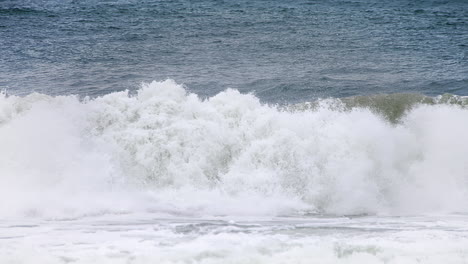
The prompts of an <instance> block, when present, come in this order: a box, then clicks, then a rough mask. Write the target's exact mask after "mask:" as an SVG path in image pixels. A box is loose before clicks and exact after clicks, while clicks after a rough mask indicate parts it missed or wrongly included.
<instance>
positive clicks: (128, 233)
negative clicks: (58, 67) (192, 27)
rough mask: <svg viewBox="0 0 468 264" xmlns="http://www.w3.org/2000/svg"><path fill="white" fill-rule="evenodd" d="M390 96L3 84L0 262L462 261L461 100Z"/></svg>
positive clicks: (465, 161) (164, 85)
mask: <svg viewBox="0 0 468 264" xmlns="http://www.w3.org/2000/svg"><path fill="white" fill-rule="evenodd" d="M386 98H387V97H385V96H384V97H378V98H377V97H375V98H371V97H367V98H365V100H364V99H362V98H347V99H333V98H331V99H330V98H329V99H321V100H317V101H314V102H309V103H301V104H290V105H269V104H266V103H262V102H261V101H260V100H259V99H258V98H257V97H256V96H255V95H254V94H252V93H250V94H244V93H240V92H239V91H237V90H234V89H227V90H225V91H223V92H220V93H219V94H217V95H215V96H212V97H207V98H200V97H199V96H197V95H196V94H193V93H190V92H188V91H187V88H186V87H184V86H183V85H181V84H178V83H176V82H175V81H173V80H166V81H161V82H157V81H154V82H151V83H144V84H142V87H141V88H140V89H139V90H138V91H136V92H134V93H132V92H129V91H123V92H112V93H108V94H106V95H102V96H98V97H92V98H89V97H84V98H82V97H79V96H73V95H67V96H50V95H45V94H39V93H32V94H29V95H27V96H22V97H21V96H14V95H7V94H6V93H2V94H1V95H0V146H1V148H0V157H1V159H0V200H1V203H0V252H1V253H2V254H0V263H442V262H443V263H466V262H468V204H467V202H466V201H467V198H468V123H467V122H466V120H468V108H466V103H465V99H464V98H461V97H449V98H448V99H447V98H445V97H443V96H442V97H439V98H426V97H423V96H418V95H395V96H394V97H391V98H393V99H392V100H393V101H392V100H389V99H388V98H387V99H386ZM408 98H409V99H408ZM363 100H364V101H363ZM376 100H377V102H379V103H378V104H375V102H376ZM379 100H380V101H379ZM382 100H383V101H382ZM398 100H399V102H400V103H397V104H396V106H395V105H390V106H388V105H387V106H386V105H385V102H387V103H389V104H390V103H392V104H394V103H395V102H394V101H398ZM405 100H406V101H405ZM401 101H403V102H404V103H403V106H402V103H401ZM369 102H371V103H369ZM372 102H374V104H373V103H372ZM382 102H384V103H382ZM376 105H378V106H380V108H379V107H376ZM382 107H383V108H382ZM392 107H393V108H392ZM395 107H397V108H398V109H397V110H395ZM389 109H390V110H389ZM395 113H397V114H395Z"/></svg>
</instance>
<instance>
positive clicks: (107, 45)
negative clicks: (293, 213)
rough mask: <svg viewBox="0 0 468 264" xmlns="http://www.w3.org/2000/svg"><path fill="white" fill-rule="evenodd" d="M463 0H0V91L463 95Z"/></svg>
mask: <svg viewBox="0 0 468 264" xmlns="http://www.w3.org/2000/svg"><path fill="white" fill-rule="evenodd" d="M467 43H468V1H465V0H452V1H441V0H427V1H407V0H396V1H377V0H360V1H345V0H330V1H303V0H301V1H271V0H270V1H242V0H240V1H180V0H179V1H148V0H146V1H132V0H122V1H96V0H83V1H71V0H65V1H54V0H23V1H8V0H7V1H6V0H2V1H0V47H2V48H1V49H0V88H1V89H6V90H7V91H8V93H10V94H23V95H24V94H28V93H30V92H32V91H36V92H41V93H46V94H52V95H63V94H79V95H90V96H97V95H103V94H107V93H110V92H113V91H120V90H125V89H130V90H136V89H137V88H139V86H140V83H141V82H142V81H146V82H149V81H152V80H164V79H166V78H171V79H174V80H176V81H177V82H179V83H184V84H186V85H187V87H188V89H189V90H190V91H193V92H195V93H197V94H199V95H201V96H212V95H214V94H216V93H218V92H220V91H223V90H225V89H226V88H228V87H231V88H235V89H239V90H240V91H242V92H252V91H253V92H255V94H256V95H257V96H258V97H259V98H261V99H262V100H263V101H267V102H282V103H284V102H303V101H310V100H313V99H315V98H317V97H348V96H355V95H368V94H376V93H404V92H411V93H422V94H426V95H430V96H434V95H440V94H444V93H451V94H457V95H468V57H467V54H468V44H467Z"/></svg>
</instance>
